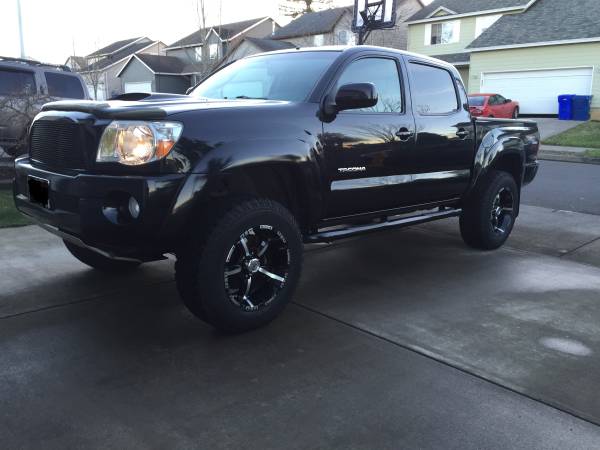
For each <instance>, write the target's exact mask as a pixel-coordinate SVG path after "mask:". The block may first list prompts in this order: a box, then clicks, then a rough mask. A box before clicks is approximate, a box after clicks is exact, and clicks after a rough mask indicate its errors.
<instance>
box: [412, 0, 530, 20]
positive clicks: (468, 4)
mask: <svg viewBox="0 0 600 450" xmlns="http://www.w3.org/2000/svg"><path fill="white" fill-rule="evenodd" d="M528 3H529V0H477V1H474V0H435V1H433V2H432V3H430V4H429V5H427V6H425V7H424V8H423V9H421V10H420V11H418V12H417V13H416V14H414V15H412V16H411V17H410V18H409V19H408V22H412V21H414V20H423V19H427V18H428V17H429V16H430V15H431V13H433V12H435V11H436V10H437V9H438V8H440V7H444V8H446V9H449V10H450V11H454V12H455V13H456V14H468V13H475V12H478V11H489V10H493V9H502V8H519V7H522V8H524V7H525V6H527V4H528Z"/></svg>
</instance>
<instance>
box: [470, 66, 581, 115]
mask: <svg viewBox="0 0 600 450" xmlns="http://www.w3.org/2000/svg"><path fill="white" fill-rule="evenodd" d="M592 72H593V69H592V68H591V67H589V68H577V69H556V70H529V71H524V72H487V73H482V74H481V91H480V92H486V93H494V94H496V93H497V94H501V95H503V96H504V97H506V98H510V99H513V100H516V101H518V102H519V103H520V106H521V113H523V114H558V99H557V97H558V96H559V95H562V94H577V95H590V94H591V93H592Z"/></svg>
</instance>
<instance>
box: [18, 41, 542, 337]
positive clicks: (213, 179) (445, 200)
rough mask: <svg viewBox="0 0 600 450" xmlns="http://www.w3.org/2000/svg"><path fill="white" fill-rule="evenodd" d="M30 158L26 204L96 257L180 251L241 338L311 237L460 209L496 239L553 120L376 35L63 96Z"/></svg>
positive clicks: (42, 123) (201, 296) (99, 260)
mask: <svg viewBox="0 0 600 450" xmlns="http://www.w3.org/2000/svg"><path fill="white" fill-rule="evenodd" d="M29 140H30V142H29V144H30V152H29V155H27V156H25V157H23V158H21V159H18V160H17V161H16V163H15V166H16V179H15V184H14V194H15V202H16V205H17V207H18V208H19V210H21V211H22V212H23V213H24V214H26V215H28V216H30V217H31V218H33V219H34V220H35V221H37V222H38V223H39V224H40V225H41V226H42V227H43V228H45V229H47V230H48V231H51V232H52V233H55V234H57V235H58V236H60V237H61V238H62V239H63V240H64V243H65V245H66V247H67V249H68V250H69V251H70V252H71V253H72V254H73V255H74V256H75V257H76V258H78V259H80V260H81V261H83V262H84V263H86V264H88V265H90V266H92V267H95V268H97V269H101V270H105V271H113V272H124V271H127V270H132V269H134V268H136V267H137V266H138V265H139V264H141V263H143V262H146V261H152V260H157V259H161V258H164V255H165V254H174V255H176V257H177V263H176V266H175V269H176V281H177V286H178V289H179V292H180V294H181V297H182V298H183V301H184V302H185V304H186V305H187V307H188V308H189V309H190V310H191V311H192V312H193V313H194V314H195V315H197V316H198V317H200V318H201V319H203V320H205V321H207V322H208V323H210V324H212V325H213V326H215V327H217V328H220V329H222V330H225V331H228V332H239V331H243V330H248V329H251V328H255V327H258V326H261V325H264V324H266V323H267V322H269V321H270V320H272V319H273V318H274V317H275V316H276V315H277V314H279V313H280V312H281V311H282V309H283V308H284V307H285V305H286V304H287V303H288V302H289V301H290V298H291V296H292V294H293V292H294V289H295V288H296V285H297V283H298V279H299V277H300V271H301V266H302V250H303V245H302V244H303V242H304V243H316V242H330V241H333V240H335V239H340V238H345V237H348V236H353V235H356V234H360V233H367V232H372V231H377V230H387V229H391V228H395V227H402V226H407V225H413V224H419V223H423V222H427V221H432V220H438V219H443V218H447V217H453V216H459V217H460V231H461V234H462V236H463V238H464V241H465V242H466V243H467V244H468V245H470V246H472V247H475V248H479V249H495V248H497V247H499V246H501V245H502V244H503V243H504V242H505V240H506V239H507V238H508V236H509V234H510V233H511V231H512V228H513V225H514V223H515V219H516V218H517V216H518V214H519V202H520V193H521V188H522V187H523V186H524V185H525V184H527V183H529V182H531V181H532V180H533V178H534V177H535V175H536V172H537V168H538V163H537V152H538V147H539V134H538V129H537V125H536V124H535V123H533V122H527V121H522V120H518V121H517V120H498V119H487V120H485V119H477V120H473V119H472V118H471V117H470V115H469V106H468V100H467V95H466V93H465V89H464V86H463V83H462V81H461V79H460V75H459V73H458V71H457V70H456V69H455V68H454V67H453V66H451V65H449V64H447V63H444V62H443V61H439V60H436V59H432V58H428V57H424V56H420V55H416V54H410V53H406V52H400V51H395V50H391V49H385V48H377V47H366V46H360V47H354V48H321V49H306V50H289V51H282V52H275V53H268V54H262V55H256V56H251V57H248V58H245V59H242V60H240V61H237V62H235V63H233V64H231V65H228V66H226V67H224V68H222V69H221V70H219V71H217V72H216V73H214V74H212V75H211V76H210V77H208V78H207V79H205V80H204V81H203V82H202V83H200V84H199V85H198V86H196V87H195V88H194V89H192V90H191V91H190V93H189V95H170V94H126V95H124V96H122V97H120V98H119V99H118V100H116V101H109V102H90V101H75V102H56V103H50V104H47V105H46V106H45V107H44V108H43V111H42V112H41V113H40V114H39V115H38V116H37V117H36V119H35V121H34V122H33V124H32V126H31V130H30V136H29Z"/></svg>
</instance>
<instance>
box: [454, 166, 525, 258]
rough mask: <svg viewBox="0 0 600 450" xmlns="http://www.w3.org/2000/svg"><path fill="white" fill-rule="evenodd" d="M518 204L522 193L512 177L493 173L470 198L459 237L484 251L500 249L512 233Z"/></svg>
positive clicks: (487, 176) (479, 184)
mask: <svg viewBox="0 0 600 450" xmlns="http://www.w3.org/2000/svg"><path fill="white" fill-rule="evenodd" d="M509 197H510V200H509ZM499 199H500V200H499ZM498 202H499V203H498ZM518 202H519V190H518V187H517V183H516V182H515V179H514V178H513V176H512V175H511V174H509V173H508V172H504V171H499V170H492V171H490V172H489V173H488V174H487V175H486V177H485V179H483V180H481V181H480V182H479V183H478V185H477V186H476V187H475V189H474V190H473V192H472V193H471V194H470V196H469V198H468V199H467V200H466V202H465V205H464V207H463V210H462V213H461V215H460V234H461V236H462V238H463V240H464V241H465V243H466V244H467V245H469V246H471V247H473V248H477V249H482V250H494V249H497V248H499V247H501V246H502V245H503V244H504V242H506V240H507V239H508V237H509V236H510V233H511V232H512V229H513V226H514V224H515V219H516V216H515V213H516V211H517V205H518ZM497 203H498V204H497ZM498 208H500V210H499V209H498ZM498 211H500V216H497V214H498Z"/></svg>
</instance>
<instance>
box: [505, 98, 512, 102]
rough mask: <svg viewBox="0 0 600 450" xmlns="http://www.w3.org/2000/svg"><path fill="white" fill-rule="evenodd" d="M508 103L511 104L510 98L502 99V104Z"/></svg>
mask: <svg viewBox="0 0 600 450" xmlns="http://www.w3.org/2000/svg"><path fill="white" fill-rule="evenodd" d="M510 102H512V100H511V99H510V98H505V99H504V103H510Z"/></svg>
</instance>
